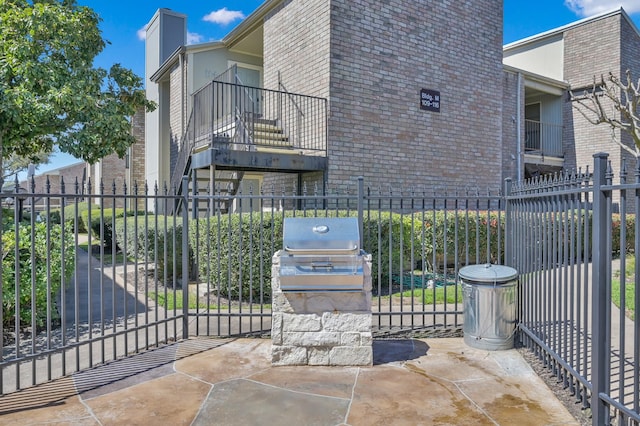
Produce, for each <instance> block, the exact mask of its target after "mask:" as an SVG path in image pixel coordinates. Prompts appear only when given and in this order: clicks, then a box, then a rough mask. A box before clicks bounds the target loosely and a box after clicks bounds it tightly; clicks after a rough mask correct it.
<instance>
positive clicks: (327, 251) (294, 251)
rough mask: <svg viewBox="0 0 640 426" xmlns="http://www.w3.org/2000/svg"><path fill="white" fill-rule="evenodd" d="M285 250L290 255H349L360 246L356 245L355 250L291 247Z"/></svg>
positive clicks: (286, 247)
mask: <svg viewBox="0 0 640 426" xmlns="http://www.w3.org/2000/svg"><path fill="white" fill-rule="evenodd" d="M284 250H285V251H288V252H290V253H310V254H326V253H347V252H354V251H356V250H358V246H357V245H354V246H353V248H350V249H349V248H347V249H322V250H311V249H293V248H291V247H289V246H285V247H284Z"/></svg>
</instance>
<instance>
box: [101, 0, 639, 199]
mask: <svg viewBox="0 0 640 426" xmlns="http://www.w3.org/2000/svg"><path fill="white" fill-rule="evenodd" d="M414 3H415V2H414ZM501 16H502V3H501V2H495V1H491V0H488V1H480V2H473V4H471V3H464V4H455V5H450V4H447V5H443V4H441V3H440V2H431V1H427V2H418V4H411V3H410V2H395V3H393V4H391V3H384V2H383V3H380V2H373V1H355V2H354V1H332V2H329V1H328V0H310V1H304V2H303V1H301V0H292V1H287V2H283V1H281V0H268V1H265V3H264V4H263V5H262V6H260V7H259V8H258V9H257V10H256V11H255V12H254V13H253V14H251V15H250V16H248V17H247V18H246V19H245V20H244V21H243V22H242V23H241V24H239V25H238V26H237V27H236V28H235V29H233V30H232V31H231V32H230V33H229V34H228V35H227V36H226V37H225V38H224V39H223V40H220V41H217V42H208V43H203V44H198V45H186V20H187V17H186V16H185V15H182V14H180V13H176V12H173V11H170V10H167V9H160V10H158V12H157V13H156V14H155V15H154V17H153V18H152V20H151V21H150V23H149V25H148V28H147V51H146V52H147V53H146V65H147V66H146V70H147V71H146V76H145V77H146V88H147V96H148V98H149V99H151V100H154V101H156V102H157V103H158V109H157V110H156V111H154V112H151V113H146V114H145V113H142V112H140V113H139V114H137V115H136V117H134V118H133V120H132V122H133V131H134V133H135V134H136V138H137V139H138V140H139V141H143V140H144V141H145V143H141V142H140V143H137V144H135V145H134V146H133V147H132V148H131V150H130V156H129V157H128V161H125V160H119V161H116V162H114V163H108V164H107V162H108V161H111V160H109V159H105V162H103V163H102V166H101V168H100V169H98V170H92V171H91V172H92V173H89V175H90V176H92V177H93V178H95V177H98V176H99V177H101V178H102V179H103V180H104V181H105V182H111V181H113V180H114V179H115V180H116V181H118V182H120V181H122V182H126V183H127V185H128V187H129V188H130V189H131V188H132V186H133V185H134V182H138V183H139V186H140V187H141V186H142V182H144V181H145V180H146V182H148V185H149V187H150V189H151V190H153V188H154V185H155V184H156V183H158V185H159V190H160V191H163V189H164V184H165V183H166V184H167V185H168V186H169V191H173V190H174V188H179V186H180V185H181V179H180V178H181V177H182V176H183V175H184V174H187V175H189V176H190V181H191V183H190V185H191V186H193V185H194V184H197V185H198V187H199V188H200V190H203V189H204V190H209V188H211V187H214V186H215V188H217V190H218V191H222V189H220V188H222V187H223V186H225V187H226V188H227V191H229V192H234V193H235V192H236V191H238V190H243V189H244V190H245V191H247V190H248V189H249V188H254V189H253V191H254V192H256V191H257V186H259V185H260V184H265V183H274V184H281V183H286V184H287V185H288V187H291V186H296V187H297V188H298V190H300V188H301V186H302V184H303V183H315V184H320V185H319V186H320V187H322V186H321V184H322V182H323V181H324V182H325V183H327V184H328V185H337V184H343V183H344V182H348V181H352V180H353V178H354V177H356V176H364V177H365V179H366V182H367V184H369V185H371V186H381V187H387V186H388V185H391V186H392V187H407V186H413V187H415V188H420V187H425V188H433V187H438V188H444V187H447V188H453V187H458V188H461V187H463V188H464V187H466V188H468V187H469V186H470V185H472V186H478V187H487V186H488V187H494V188H497V187H500V186H501V185H502V182H503V180H504V178H506V177H511V178H513V179H515V180H520V179H524V178H527V177H531V176H537V175H542V174H547V173H553V172H560V171H564V170H570V169H575V168H579V167H580V168H582V169H583V170H584V169H586V166H590V165H591V163H592V155H593V154H594V153H595V152H599V151H606V152H609V153H610V158H611V159H612V163H613V166H614V168H615V169H616V170H619V169H620V163H621V159H622V158H629V160H631V161H630V162H627V165H628V167H634V165H635V164H634V161H635V160H634V159H633V158H630V155H629V154H628V153H627V152H626V151H624V150H623V149H621V148H620V147H618V146H617V145H616V144H615V143H614V142H612V137H611V131H610V129H608V128H607V127H605V126H599V127H594V126H593V125H591V124H589V123H588V122H586V120H585V119H584V118H583V117H582V116H581V115H580V114H579V113H578V111H577V110H576V109H575V108H574V107H573V102H572V101H571V99H570V96H569V91H574V92H577V91H581V90H584V89H588V88H589V86H590V85H591V84H592V82H593V77H594V76H599V75H600V74H607V73H608V72H612V73H614V74H616V75H622V74H624V72H625V71H626V70H627V69H629V70H631V72H632V74H633V75H634V76H640V58H639V57H638V55H637V54H636V52H638V48H639V47H640V32H639V31H638V29H637V28H636V26H635V25H634V24H633V22H632V21H631V20H630V18H629V17H628V15H627V14H626V13H625V12H624V10H623V9H618V10H614V11H611V12H607V13H603V14H600V15H597V16H594V17H591V18H587V19H583V20H580V21H577V22H574V23H571V24H569V25H566V26H563V27H560V28H557V29H552V30H549V31H547V32H544V33H542V34H538V35H534V36H532V37H528V38H526V39H523V40H520V41H517V42H514V43H510V44H508V45H506V46H502V45H501V40H502V20H501ZM213 80H215V82H217V83H218V84H217V85H214V84H212V83H214V82H213ZM435 96H438V101H439V102H438V103H437V106H436V104H435V103H432V104H429V105H423V101H425V100H426V101H429V99H431V100H435ZM286 102H289V104H290V105H293V107H290V109H289V110H287V111H288V112H287V113H286V114H282V110H286V107H283V105H285V103H286ZM307 103H308V104H309V105H311V106H305V105H306V104H307ZM273 105H277V106H276V107H274V106H273ZM305 108H306V109H305ZM241 110H242V111H241ZM292 111H293V112H292ZM318 111H320V112H318ZM276 113H277V114H280V115H279V116H277V117H272V115H273V116H275V115H276ZM287 114H288V115H287ZM309 116H312V117H313V118H314V119H315V122H314V123H312V124H311V125H308V124H304V123H302V120H303V118H301V117H309ZM229 117H232V118H231V119H230V118H229ZM248 117H250V118H248ZM272 118H273V120H271V119H272ZM234 120H235V121H234ZM269 128H270V129H269ZM265 129H267V130H265ZM266 131H269V132H271V133H269V134H267V135H266V136H265V135H264V134H263V135H262V136H260V135H259V134H260V133H265V132H266ZM616 137H617V138H618V139H619V140H622V141H623V142H624V143H627V144H631V141H630V139H629V137H628V136H627V135H625V134H620V132H618V133H617V135H616ZM261 138H263V139H261ZM309 141H311V142H309ZM114 161H115V159H114ZM105 164H106V166H105ZM172 177H173V179H172ZM191 190H192V189H191Z"/></svg>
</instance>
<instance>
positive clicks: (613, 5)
mask: <svg viewBox="0 0 640 426" xmlns="http://www.w3.org/2000/svg"><path fill="white" fill-rule="evenodd" d="M564 4H565V5H566V6H567V7H568V8H569V9H571V10H572V11H574V12H575V13H576V14H578V15H580V16H585V17H586V16H592V15H596V14H598V13H602V12H608V11H610V10H613V9H618V8H620V7H623V8H624V10H625V11H626V12H627V13H629V14H632V13H636V12H640V1H638V0H623V1H620V0H565V2H564Z"/></svg>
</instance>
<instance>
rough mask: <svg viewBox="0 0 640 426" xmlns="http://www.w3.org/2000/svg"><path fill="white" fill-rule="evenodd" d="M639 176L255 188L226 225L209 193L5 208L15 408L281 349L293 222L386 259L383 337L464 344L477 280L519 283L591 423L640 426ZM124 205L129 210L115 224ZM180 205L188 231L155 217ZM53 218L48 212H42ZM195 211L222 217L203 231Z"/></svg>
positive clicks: (380, 297)
mask: <svg viewBox="0 0 640 426" xmlns="http://www.w3.org/2000/svg"><path fill="white" fill-rule="evenodd" d="M635 175H636V176H635V182H634V183H627V177H626V171H625V170H623V171H622V173H621V174H620V180H621V183H620V184H616V185H613V184H612V177H613V172H612V171H611V170H610V169H608V168H607V160H606V156H603V155H600V156H596V158H595V168H594V173H593V175H591V174H589V173H575V174H568V175H565V176H562V177H556V178H553V179H538V180H534V181H532V182H528V183H526V184H522V185H516V184H513V185H511V184H509V183H508V184H507V185H506V191H505V194H506V195H503V194H500V193H499V191H497V190H494V191H485V192H484V193H480V192H479V191H476V190H473V191H468V190H466V191H460V192H449V193H445V192H443V191H433V190H430V189H429V190H422V189H420V190H418V189H407V190H392V189H388V188H387V189H380V188H365V184H364V182H363V181H362V180H358V181H357V182H356V181H354V182H352V183H351V184H350V185H345V186H343V187H340V188H325V189H314V190H308V189H307V188H293V189H291V188H289V189H282V188H264V187H263V188H254V189H252V188H249V189H248V190H247V189H246V188H245V192H239V193H238V194H236V196H235V200H234V203H233V208H230V209H229V210H228V211H227V212H225V213H222V212H221V211H220V209H216V208H215V206H216V205H217V204H218V202H219V201H220V199H219V198H220V197H228V195H219V194H215V193H207V191H206V190H203V189H200V190H199V191H196V192H197V194H198V195H195V196H194V195H189V194H188V191H183V192H182V194H181V195H175V194H170V193H168V192H167V191H166V190H164V191H162V190H159V189H157V187H154V188H153V189H151V190H149V189H148V188H147V187H146V186H145V187H144V189H143V187H141V186H140V187H138V186H134V187H133V188H130V189H129V190H128V191H125V190H124V188H123V189H122V190H121V191H119V190H117V189H115V187H112V188H113V189H110V193H105V190H104V189H102V187H101V192H102V193H101V194H99V195H92V194H91V192H92V191H88V190H87V191H82V190H80V191H79V190H78V187H77V186H75V188H74V190H73V191H70V192H71V193H66V192H65V189H64V187H62V188H61V191H60V193H45V194H35V193H27V194H25V193H4V194H2V195H1V196H0V198H1V201H2V206H3V209H2V210H1V212H0V223H2V246H1V253H2V264H1V266H0V268H1V270H0V272H1V274H2V279H3V285H2V287H1V289H0V296H1V299H2V301H3V303H2V307H1V308H0V316H1V317H2V325H1V328H0V331H1V332H2V333H1V335H2V340H1V342H0V350H1V353H2V357H1V359H0V375H1V377H0V385H1V386H2V389H1V391H2V393H8V392H12V391H14V390H17V389H20V388H23V387H26V386H31V385H34V384H37V383H40V382H44V381H48V380H51V379H53V378H56V377H60V376H64V375H68V374H70V373H73V372H76V371H79V370H82V369H86V368H89V367H91V366H94V365H97V364H101V363H105V362H108V361H110V360H113V359H116V358H120V357H124V356H127V355H128V354H130V353H133V352H140V351H144V350H146V349H148V348H151V347H155V346H158V345H162V344H165V343H168V342H171V341H175V340H180V339H185V338H188V337H189V336H193V335H207V336H231V335H247V334H252V335H262V334H268V333H269V330H270V325H271V321H270V316H271V305H270V290H271V258H272V256H273V254H274V253H275V252H276V251H277V250H279V249H280V248H281V247H282V225H283V222H284V219H285V218H286V217H293V216H354V217H358V218H359V223H360V226H361V238H362V247H363V249H364V250H365V251H367V252H369V253H371V255H372V260H373V273H372V278H373V306H372V311H373V313H374V323H373V329H374V334H375V335H377V336H383V335H393V334H402V335H406V334H411V335H418V336H437V335H442V334H445V335H449V336H450V335H459V334H461V332H462V326H463V310H462V306H463V303H462V291H461V286H460V282H459V278H458V271H459V269H460V268H461V267H463V266H465V265H469V264H478V263H487V262H491V263H498V264H507V265H510V266H513V267H515V268H516V269H517V270H518V271H519V273H520V286H519V288H520V297H519V309H518V311H519V327H518V330H519V332H520V333H519V335H520V340H521V341H522V343H523V344H524V345H526V346H527V347H529V348H530V349H531V350H532V351H534V352H535V353H537V354H538V355H539V356H540V357H541V359H543V360H544V361H545V364H546V365H547V366H548V367H549V368H550V369H551V371H553V372H554V373H555V374H556V375H557V377H558V380H561V381H562V382H563V383H564V384H565V385H566V387H567V389H568V390H569V391H570V392H573V393H574V395H575V397H576V401H578V402H581V403H582V404H583V406H584V407H591V409H592V410H593V415H594V417H593V418H594V424H598V425H599V424H607V423H611V422H613V419H614V418H617V419H618V421H619V423H620V424H635V425H637V424H638V422H639V416H640V414H639V412H640V410H639V405H640V392H639V387H640V382H639V381H640V371H639V367H638V366H639V365H640V363H639V357H640V327H639V326H638V322H637V321H635V320H634V319H632V313H636V315H637V312H638V308H639V306H638V305H639V304H640V302H639V301H640V297H639V293H640V290H639V288H640V286H639V285H638V282H639V281H640V271H638V270H637V269H636V268H635V262H634V261H635V253H637V252H638V250H639V249H640V236H639V235H638V232H637V231H636V229H638V219H637V217H636V216H635V215H632V214H629V213H627V212H628V211H634V212H637V211H640V169H638V170H636V172H635ZM182 184H183V185H187V184H188V182H186V181H183V183H182ZM36 199H40V203H35V202H34V201H35V200H36ZM107 200H109V201H114V202H113V205H123V206H124V208H120V209H105V208H102V207H100V206H101V205H103V204H105V203H106V201H107ZM177 200H179V201H181V203H180V205H182V206H183V208H182V210H181V211H179V212H178V213H176V214H175V215H155V214H153V212H154V211H170V210H171V209H170V208H168V206H170V205H175V204H176V201H177ZM115 201H117V202H115ZM203 201H204V202H203ZM614 201H615V204H617V207H616V206H614ZM36 204H38V205H40V206H43V207H42V209H41V210H40V211H38V212H35V211H34V212H31V211H26V209H25V207H24V206H29V205H36ZM193 204H195V205H199V206H203V205H209V206H212V208H211V210H210V211H204V210H202V208H200V209H199V210H198V212H199V215H198V216H199V217H197V218H194V217H192V212H190V211H189V208H188V206H189V205H193ZM54 206H65V207H64V208H62V209H61V208H58V207H54ZM141 206H145V209H142V208H141ZM614 207H616V208H614ZM614 210H616V211H617V210H619V211H620V213H614ZM617 271H621V272H620V273H618V272H617ZM630 300H633V303H632V304H630V302H629V301H630ZM613 302H615V303H613ZM617 306H621V308H620V309H619V308H618V307H617ZM625 306H627V308H626V309H625V308H624V307H625ZM611 416H613V417H611Z"/></svg>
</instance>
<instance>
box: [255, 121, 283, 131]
mask: <svg viewBox="0 0 640 426" xmlns="http://www.w3.org/2000/svg"><path fill="white" fill-rule="evenodd" d="M253 130H254V133H255V132H269V133H283V130H282V127H279V126H276V125H275V124H261V123H254V125H253Z"/></svg>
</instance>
